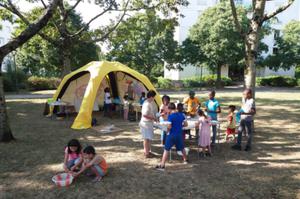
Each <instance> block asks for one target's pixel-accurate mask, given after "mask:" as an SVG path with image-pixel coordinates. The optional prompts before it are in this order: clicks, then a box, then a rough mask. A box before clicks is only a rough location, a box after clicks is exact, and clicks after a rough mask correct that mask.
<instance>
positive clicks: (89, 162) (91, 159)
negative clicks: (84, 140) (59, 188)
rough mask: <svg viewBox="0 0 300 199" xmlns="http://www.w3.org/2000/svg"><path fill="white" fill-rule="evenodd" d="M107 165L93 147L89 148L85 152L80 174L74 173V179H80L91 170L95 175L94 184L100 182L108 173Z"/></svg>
mask: <svg viewBox="0 0 300 199" xmlns="http://www.w3.org/2000/svg"><path fill="white" fill-rule="evenodd" d="M107 168H108V166H107V164H106V161H105V159H104V158H103V157H102V156H100V155H98V154H96V151H95V148H94V147H93V146H87V147H85V149H84V150H83V165H82V167H81V169H80V171H79V172H78V173H74V177H78V176H79V175H80V174H82V173H83V172H84V171H87V170H90V171H91V174H92V175H95V176H96V177H95V178H94V180H93V181H94V182H98V181H100V180H101V179H102V178H103V177H104V176H105V175H106V173H107Z"/></svg>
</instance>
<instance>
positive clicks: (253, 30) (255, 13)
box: [229, 0, 294, 94]
mask: <svg viewBox="0 0 300 199" xmlns="http://www.w3.org/2000/svg"><path fill="white" fill-rule="evenodd" d="M229 1H230V6H231V11H232V16H233V21H234V23H235V27H236V29H237V31H238V32H239V33H240V36H241V38H242V39H243V40H244V45H245V70H244V71H245V87H246V88H251V89H252V90H253V94H255V79H256V60H257V58H258V47H259V41H260V34H261V31H262V26H263V24H264V23H265V22H267V21H268V20H269V19H271V18H273V17H275V16H276V15H277V14H278V13H281V12H283V11H284V10H286V9H287V8H288V7H289V6H290V5H291V4H292V3H293V2H294V0H288V2H287V3H286V4H285V5H283V6H281V7H279V8H277V9H276V10H275V11H274V12H272V13H265V7H266V2H267V0H252V8H251V13H249V14H251V15H252V16H251V19H250V20H249V22H248V23H249V30H247V31H246V32H245V30H243V28H242V25H241V22H240V19H239V18H238V14H237V9H236V5H235V2H234V0H229Z"/></svg>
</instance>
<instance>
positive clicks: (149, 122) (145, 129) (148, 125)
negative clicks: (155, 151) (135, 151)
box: [139, 90, 157, 158]
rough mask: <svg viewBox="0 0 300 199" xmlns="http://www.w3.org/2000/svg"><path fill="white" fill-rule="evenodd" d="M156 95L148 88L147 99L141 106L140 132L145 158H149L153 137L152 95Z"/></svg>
mask: <svg viewBox="0 0 300 199" xmlns="http://www.w3.org/2000/svg"><path fill="white" fill-rule="evenodd" d="M155 96H156V93H155V91H153V90H150V91H149V92H148V93H147V100H145V102H144V103H143V106H142V117H141V121H140V124H139V126H140V129H141V134H142V137H143V139H144V155H145V157H146V158H150V153H151V152H150V151H151V140H153V137H154V131H153V122H154V121H155V120H156V117H155V114H156V112H157V110H155V104H154V97H155Z"/></svg>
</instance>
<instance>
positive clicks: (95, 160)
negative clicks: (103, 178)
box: [84, 155, 108, 173]
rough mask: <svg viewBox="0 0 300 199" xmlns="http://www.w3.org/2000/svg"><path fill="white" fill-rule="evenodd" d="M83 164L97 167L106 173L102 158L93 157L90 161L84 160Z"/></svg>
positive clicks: (105, 165)
mask: <svg viewBox="0 0 300 199" xmlns="http://www.w3.org/2000/svg"><path fill="white" fill-rule="evenodd" d="M84 163H89V164H92V165H98V166H99V167H100V168H101V169H102V171H103V172H104V173H106V172H107V168H108V165H107V163H106V161H105V159H104V158H103V157H101V156H100V155H95V157H94V158H93V159H92V160H88V159H85V160H84Z"/></svg>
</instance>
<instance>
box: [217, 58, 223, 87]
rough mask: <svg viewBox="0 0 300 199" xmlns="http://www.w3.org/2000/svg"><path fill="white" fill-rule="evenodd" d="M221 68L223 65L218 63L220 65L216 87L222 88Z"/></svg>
mask: <svg viewBox="0 0 300 199" xmlns="http://www.w3.org/2000/svg"><path fill="white" fill-rule="evenodd" d="M221 68H222V65H221V64H218V66H217V80H216V88H221V87H222V84H221Z"/></svg>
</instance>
